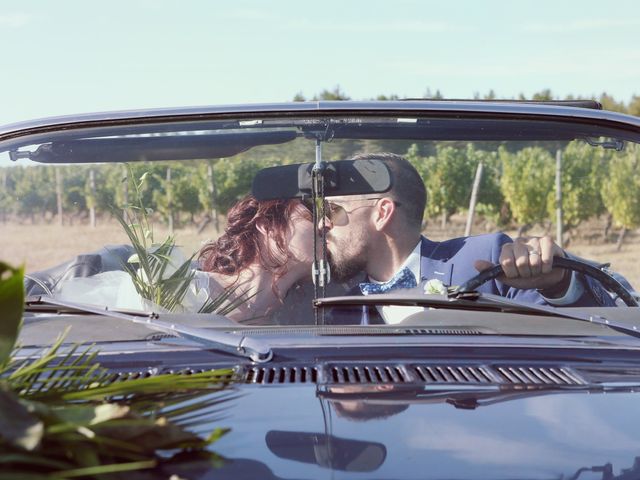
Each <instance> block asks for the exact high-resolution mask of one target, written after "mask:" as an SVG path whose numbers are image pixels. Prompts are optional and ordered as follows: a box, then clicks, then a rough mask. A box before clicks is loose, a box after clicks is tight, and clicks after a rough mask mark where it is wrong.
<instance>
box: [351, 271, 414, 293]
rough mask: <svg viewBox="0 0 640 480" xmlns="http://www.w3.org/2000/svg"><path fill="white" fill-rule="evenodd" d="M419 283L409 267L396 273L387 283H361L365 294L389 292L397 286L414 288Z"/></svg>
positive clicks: (361, 289)
mask: <svg viewBox="0 0 640 480" xmlns="http://www.w3.org/2000/svg"><path fill="white" fill-rule="evenodd" d="M416 285H418V284H417V282H416V277H415V276H414V275H413V273H411V270H409V269H408V268H407V267H405V268H403V269H402V270H400V271H399V272H398V273H396V274H395V275H394V276H393V277H392V278H391V280H389V281H388V282H386V283H367V282H365V283H361V284H360V285H359V287H360V291H361V292H362V294H363V295H372V294H375V293H387V292H389V291H391V290H395V289H396V288H413V287H415V286H416Z"/></svg>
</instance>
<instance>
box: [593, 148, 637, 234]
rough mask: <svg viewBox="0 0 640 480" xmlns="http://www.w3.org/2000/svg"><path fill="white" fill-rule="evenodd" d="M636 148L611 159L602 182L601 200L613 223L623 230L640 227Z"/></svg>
mask: <svg viewBox="0 0 640 480" xmlns="http://www.w3.org/2000/svg"><path fill="white" fill-rule="evenodd" d="M638 155H639V153H638V148H637V146H633V147H629V149H628V151H627V152H626V153H625V154H624V155H620V156H616V157H615V158H613V159H612V160H611V162H610V165H609V174H608V175H607V176H606V178H605V179H604V181H603V185H602V199H603V201H604V204H605V206H606V207H607V210H609V212H611V214H612V215H613V219H614V221H615V222H616V223H617V224H618V225H620V226H622V227H625V228H637V227H639V226H640V162H639V160H638Z"/></svg>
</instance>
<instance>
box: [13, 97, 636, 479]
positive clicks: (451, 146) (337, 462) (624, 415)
mask: <svg viewBox="0 0 640 480" xmlns="http://www.w3.org/2000/svg"><path fill="white" fill-rule="evenodd" d="M639 143H640V119H638V118H635V117H631V116H627V115H623V114H618V113H613V112H607V111H603V110H602V109H601V107H600V105H598V104H597V103H595V102H587V101H585V102H578V101H576V102H515V101H426V100H407V101H390V102H386V101H385V102H324V101H322V102H300V103H289V104H272V105H248V106H227V107H210V108H184V109H167V110H152V111H129V112H116V113H100V114H86V115H78V116H70V117H58V118H50V119H44V120H38V121H33V122H27V123H22V124H15V125H9V126H5V127H3V128H1V129H0V162H2V163H0V165H2V169H1V170H2V177H1V178H2V179H3V181H4V186H5V198H7V199H8V200H7V201H4V203H3V205H4V207H3V208H5V209H4V210H3V215H4V218H8V221H9V223H11V222H16V223H22V224H25V225H30V224H31V223H32V222H33V223H35V225H36V226H37V225H41V226H42V228H44V227H45V226H46V227H47V228H49V230H46V231H47V232H51V231H53V230H51V225H48V224H47V222H49V223H53V224H55V223H57V222H58V220H59V219H61V218H65V219H66V220H65V226H64V227H61V228H62V231H64V232H68V233H66V234H65V237H64V238H63V240H58V243H56V245H55V247H56V248H55V250H61V251H62V253H61V255H60V256H56V255H57V252H52V250H53V249H52V248H51V243H52V242H54V240H53V239H52V238H49V237H48V236H47V235H44V236H43V238H41V239H40V242H41V245H42V247H34V246H33V244H32V243H31V239H29V240H30V241H29V242H27V241H25V243H24V250H23V251H20V252H17V253H16V252H13V253H12V258H4V259H3V260H5V261H11V262H13V261H20V260H22V259H24V260H26V265H27V275H26V279H25V288H26V293H27V297H26V305H25V315H24V325H23V328H22V332H21V335H20V339H19V344H20V351H19V355H20V356H24V357H28V356H32V355H34V354H35V353H36V352H39V351H41V349H42V348H43V347H46V346H47V345H50V344H51V343H52V342H53V340H54V339H55V338H57V337H58V336H59V335H60V334H61V333H62V332H64V331H67V330H68V332H67V335H66V337H65V340H64V342H65V343H64V345H63V351H64V349H65V348H67V349H70V348H71V347H72V345H73V344H75V343H77V342H84V343H92V344H95V345H96V346H97V348H98V349H99V352H100V353H99V355H98V356H97V360H98V361H99V362H100V364H101V365H102V366H103V367H105V368H107V369H108V370H110V371H112V372H113V374H114V377H113V378H114V380H113V381H114V382H115V381H118V382H126V381H128V379H132V378H139V377H145V376H146V377H153V376H158V375H162V374H164V373H167V372H183V373H184V374H185V375H187V374H191V373H195V372H203V371H209V370H215V369H230V370H231V372H232V374H231V377H230V380H229V382H230V384H231V385H232V388H233V390H234V392H235V393H236V394H235V395H234V397H233V398H232V399H231V400H230V401H228V402H226V404H225V407H224V417H223V418H222V419H221V420H217V421H216V422H215V423H212V422H207V421H203V422H202V423H200V424H198V425H195V426H193V428H194V430H195V431H196V432H198V433H201V434H203V435H206V434H207V432H210V431H212V430H214V429H215V428H216V427H225V428H229V429H230V431H229V433H228V434H226V435H225V436H224V437H222V438H221V439H220V440H219V441H217V442H216V443H215V444H214V445H213V446H212V447H211V448H213V449H214V450H215V451H216V453H218V454H219V455H221V456H222V458H223V459H224V461H223V462H221V463H218V464H216V465H212V464H203V465H201V466H200V467H199V469H195V470H192V471H191V473H190V475H191V477H189V478H230V479H244V478H246V479H287V480H293V479H325V478H326V479H329V478H332V479H333V478H356V479H396V478H397V479H400V478H402V479H425V478H429V479H431V478H433V479H452V478H455V479H467V478H468V479H476V478H478V479H479V478H483V479H485V478H486V479H489V478H491V479H520V478H522V479H525V478H526V479H559V478H562V479H578V478H579V479H581V480H582V479H603V480H604V479H607V480H608V479H635V478H640V409H638V407H637V405H638V404H640V396H639V394H638V393H637V392H638V389H640V309H639V308H638V294H637V292H636V291H635V290H634V284H637V282H638V281H639V280H640V277H638V273H637V272H638V270H637V261H636V260H637V258H636V257H637V253H640V249H638V246H637V245H634V241H635V242H637V238H636V237H635V232H634V229H635V228H637V226H638V224H640V211H639V208H640V207H639V205H640V170H639V164H638V158H639V155H640V145H639ZM381 152H383V153H384V154H394V155H395V156H401V157H403V158H405V159H406V160H408V161H409V162H410V163H411V165H413V167H414V168H415V169H416V171H417V172H418V173H419V174H420V175H421V177H422V180H423V182H424V185H425V189H426V192H427V205H426V208H425V216H424V220H423V224H422V232H423V235H424V237H425V239H428V241H429V242H440V241H445V240H449V239H451V238H454V237H455V238H458V239H459V240H458V241H459V242H462V243H464V242H473V241H474V240H471V241H470V240H468V238H472V239H476V238H488V237H487V235H489V236H490V235H494V236H497V235H500V233H498V232H501V231H507V233H510V234H511V237H514V236H517V235H518V233H517V232H516V230H517V229H520V230H521V232H520V233H522V231H526V230H527V229H528V231H529V232H530V233H531V235H544V234H547V233H552V234H553V235H554V236H555V239H556V243H558V244H559V245H563V244H564V245H565V246H566V248H565V250H566V251H567V255H566V257H564V258H559V257H556V260H557V261H556V263H555V265H556V267H558V268H562V269H567V271H569V272H572V273H568V274H567V275H569V276H570V277H571V282H573V283H572V285H573V286H574V287H575V288H578V289H580V291H581V292H582V297H580V298H588V299H589V301H575V302H569V303H568V304H567V303H565V304H562V302H554V301H553V299H552V301H549V302H546V301H542V300H539V299H540V298H543V300H544V297H540V296H539V295H538V296H536V297H535V298H536V299H538V300H536V301H528V299H529V298H533V297H528V296H527V295H519V294H518V293H517V292H516V293H513V292H511V293H507V290H506V289H503V288H502V287H501V285H502V283H501V282H502V280H503V278H504V277H503V276H502V273H503V272H502V269H501V267H500V266H499V265H498V266H496V267H494V268H493V269H488V270H485V271H484V272H482V273H479V272H477V271H475V269H473V268H472V267H471V266H462V267H459V265H458V264H456V265H455V268H463V271H465V272H466V271H467V270H468V271H469V272H470V273H469V275H468V277H469V278H461V279H459V280H456V277H455V275H454V274H452V273H451V269H452V268H453V267H451V264H452V263H455V259H454V260H453V262H452V261H451V258H450V257H452V256H454V255H455V253H450V254H448V255H444V256H440V257H438V259H437V260H438V261H439V262H442V264H443V265H449V266H448V267H446V266H445V268H448V269H449V270H447V271H446V272H444V273H442V272H440V271H438V269H437V268H436V269H435V274H437V275H438V279H439V280H438V282H437V285H436V286H435V287H433V284H431V287H430V288H426V287H425V289H422V290H416V289H413V290H402V289H399V290H394V291H389V292H386V293H374V294H370V295H362V294H360V293H359V292H358V290H357V289H358V287H359V285H360V284H361V283H362V282H363V281H364V280H365V272H359V273H358V272H354V274H353V275H350V276H349V278H344V279H343V278H340V277H339V276H338V278H332V275H331V270H332V269H331V268H329V265H331V264H332V261H331V260H332V259H331V247H332V245H331V242H329V243H328V244H327V233H326V232H327V231H329V232H330V229H331V226H329V227H327V223H330V224H332V225H333V224H338V223H339V222H341V221H342V222H346V221H348V218H349V217H348V216H347V215H352V214H353V213H352V212H353V211H355V208H356V207H349V208H347V207H340V206H339V205H338V206H336V204H334V203H332V201H331V200H332V198H335V197H341V198H343V200H344V199H345V198H346V199H347V200H348V198H349V197H353V198H366V199H371V200H375V201H377V199H379V198H383V197H384V196H385V194H387V192H389V191H390V189H392V188H393V185H394V182H395V181H396V179H395V177H394V173H393V169H392V168H391V169H390V168H389V167H388V166H387V165H386V164H385V163H384V162H381V161H379V160H376V159H375V156H372V155H366V156H362V155H361V154H363V153H365V154H372V153H381ZM393 158H396V157H393ZM56 185H57V186H58V188H56ZM46 192H49V193H48V194H47V195H45V194H44V193H46ZM38 194H41V195H38ZM247 194H251V195H252V196H253V198H255V199H257V201H259V202H270V201H274V200H291V199H293V201H296V202H297V201H299V202H300V205H303V206H304V208H305V211H307V212H308V218H309V220H311V221H312V222H313V223H314V231H315V230H319V234H318V235H310V236H309V237H308V241H307V242H306V244H304V245H303V247H304V248H303V249H304V250H305V251H306V252H307V254H308V256H309V258H310V259H312V260H313V261H312V262H311V261H310V264H311V265H312V266H311V267H310V268H309V273H308V275H307V276H306V277H305V278H299V279H297V280H296V283H295V285H293V286H292V287H291V288H290V289H288V290H287V292H286V295H285V294H284V293H283V295H282V299H281V300H282V301H281V305H280V306H279V307H278V308H275V309H270V310H269V311H268V312H260V311H252V312H250V313H251V315H246V316H245V318H244V319H241V320H238V318H240V317H234V313H233V311H234V308H237V309H239V310H238V311H242V302H243V301H245V302H249V301H250V300H251V299H250V298H248V297H244V298H242V297H238V298H236V299H235V300H236V301H235V303H234V302H233V301H231V300H232V299H233V297H234V294H236V293H238V292H234V291H233V289H232V290H231V291H227V293H228V296H227V297H226V303H225V300H224V299H223V300H222V301H220V302H218V303H217V304H216V305H217V306H218V307H219V308H217V309H216V308H214V307H211V308H209V309H203V308H197V307H193V305H195V304H194V303H193V302H191V303H189V304H188V305H187V303H188V302H185V301H182V302H181V301H178V302H174V303H173V304H169V305H168V304H167V303H166V302H165V303H162V302H161V301H159V300H158V297H152V296H147V297H146V298H145V292H148V291H147V290H144V283H145V282H146V281H150V279H149V276H148V275H141V273H140V272H141V271H142V270H143V267H144V265H143V264H144V258H146V257H145V250H144V248H145V245H146V244H145V243H144V241H143V239H142V238H140V237H135V235H136V231H135V227H136V226H139V225H140V224H141V223H143V222H148V223H147V224H148V225H152V224H153V225H156V227H155V230H154V229H153V228H151V227H150V228H149V229H148V230H145V231H144V232H146V233H144V232H143V234H142V237H144V235H147V234H150V232H151V231H153V232H154V234H155V240H154V242H155V243H153V244H152V245H150V247H149V248H148V249H146V252H147V253H149V252H150V254H154V253H156V254H157V252H158V251H159V250H158V249H162V248H166V255H165V254H161V255H160V254H157V255H156V256H155V257H153V258H155V259H156V260H158V259H160V260H161V259H163V258H166V259H168V258H169V257H171V252H172V251H173V249H174V247H175V244H177V245H179V246H180V247H181V250H182V251H183V252H184V259H183V261H181V262H180V265H178V267H177V270H176V269H175V268H174V269H173V270H172V273H171V278H173V279H174V280H175V279H176V278H177V274H175V273H176V271H177V272H178V273H181V274H183V276H185V278H186V279H187V280H186V283H184V286H185V287H184V289H183V290H184V291H182V292H181V294H183V295H182V296H180V299H179V300H183V299H184V298H186V297H185V295H187V296H188V295H191V296H192V297H193V298H195V299H197V298H200V297H199V296H198V295H201V292H198V291H190V290H189V288H191V285H192V284H193V281H194V279H195V278H197V277H198V275H199V273H198V272H200V271H201V270H202V269H203V265H202V263H201V262H199V261H198V256H197V255H195V256H191V254H192V253H194V252H195V251H196V250H197V249H198V248H199V246H200V242H201V241H204V240H205V239H207V238H209V237H211V238H212V239H213V240H215V238H216V236H218V235H220V233H221V232H222V231H224V225H225V213H226V212H227V211H229V210H231V209H233V208H234V204H235V203H236V202H237V201H238V200H240V199H242V198H243V197H244V196H245V195H247ZM363 195H364V197H363ZM138 201H139V203H136V202H138ZM346 204H348V201H347V202H346V203H344V204H343V205H346ZM131 206H132V207H131ZM403 207H406V205H401V206H400V207H398V208H403ZM307 209H308V210H307ZM340 209H341V210H340ZM123 211H124V213H123ZM135 215H140V217H139V221H138V223H136V222H135V221H133V220H132V216H135ZM218 218H219V221H220V224H219V225H218V226H217V228H216V226H215V224H216V222H217V221H218ZM117 219H120V221H118V220H117ZM72 221H73V222H72ZM230 223H231V220H229V224H230ZM3 225H6V224H3ZM96 225H97V226H96ZM584 225H591V226H594V225H595V227H593V230H590V231H589V232H588V233H583V234H581V235H582V236H580V235H578V234H577V233H576V232H581V231H583V232H585V231H586V230H580V229H581V228H582V227H583V226H584ZM600 225H602V226H601V227H600ZM127 226H128V227H129V230H128V234H129V236H127V235H125V234H124V233H123V231H126V230H127ZM316 226H317V227H318V228H317V229H316V228H315V227H316ZM617 227H620V228H623V229H624V230H623V232H626V235H625V236H624V239H623V238H620V241H621V242H622V246H623V249H625V250H626V251H632V252H634V253H633V254H632V256H631V257H624V258H626V259H625V260H622V261H620V260H615V259H609V258H601V254H599V258H587V257H589V254H588V252H587V253H586V254H585V253H584V252H579V256H578V255H575V254H572V246H573V245H578V246H579V245H580V241H581V239H582V241H583V243H584V244H586V240H585V239H586V238H588V239H589V241H590V242H591V237H588V235H591V234H593V232H594V231H595V233H596V236H597V239H596V241H599V242H601V243H602V244H603V245H607V248H605V249H600V250H598V251H599V252H605V253H606V252H610V253H611V255H612V256H613V255H617V254H618V252H616V248H615V245H614V243H613V242H614V241H615V239H613V240H612V233H611V232H612V231H613V230H612V229H613V228H617ZM2 228H7V227H5V226H0V229H2ZM170 230H172V231H173V236H170V237H169V239H168V240H164V237H163V236H162V235H161V233H163V232H165V231H170ZM33 231H34V232H36V231H37V230H35V227H34V230H33ZM141 231H142V230H141ZM601 231H602V232H604V233H602V234H601V233H600V232H601ZM95 232H100V233H99V235H98V236H97V237H98V238H97V240H96V233H95ZM188 232H191V233H188ZM194 232H195V233H194ZM85 234H86V236H85ZM34 235H35V236H38V235H37V234H34ZM130 235H133V239H134V240H137V241H138V242H139V244H138V245H136V243H135V242H132V241H131V240H132V237H131V236H130ZM189 235H190V236H189ZM470 235H471V237H470ZM478 235H479V237H478ZM598 235H599V236H598ZM329 236H330V235H329ZM3 238H4V234H3ZM499 238H507V237H502V236H501V237H499ZM357 240H358V238H357V236H354V237H353V238H352V242H356V241H357ZM4 241H5V240H4V239H3V242H4ZM425 241H426V240H425ZM505 241H506V240H505ZM96 242H97V243H96ZM569 242H571V243H569ZM606 242H609V243H606ZM434 244H435V243H434ZM567 244H568V245H567ZM163 246H164V247H163ZM141 248H142V250H141ZM42 251H46V252H51V253H48V254H47V255H48V258H47V259H46V260H45V261H42V259H41V258H40V257H38V254H39V253H40V252H42ZM594 251H595V250H594ZM479 254H480V253H479ZM583 257H584V258H583ZM616 258H619V257H616ZM628 258H631V259H632V260H631V261H629V260H628ZM16 259H17V260H16ZM38 262H39V263H38ZM611 262H613V265H609V264H610V263H611ZM33 264H36V266H35V267H32V266H30V265H33ZM183 265H186V267H185V268H184V269H181V267H182V266H183ZM138 267H139V269H137V268H138ZM443 271H444V270H443ZM458 271H459V270H458ZM614 272H615V273H614ZM105 274H118V275H120V277H119V278H121V279H122V278H124V279H125V280H119V282H120V281H121V282H126V281H128V282H129V283H128V284H127V285H128V288H129V291H128V293H126V292H125V294H123V293H122V288H121V287H122V285H123V283H114V284H112V285H110V287H111V288H110V290H111V291H109V288H105V284H104V283H99V284H92V283H91V278H94V277H96V276H97V275H101V276H103V277H104V276H105ZM174 274H175V275H174ZM103 277H101V278H103ZM104 278H106V277H104ZM126 279H129V280H126ZM178 280H180V279H179V278H178ZM426 280H432V279H426ZM107 286H109V285H107ZM131 286H133V287H134V289H133V290H131ZM265 288H267V289H268V288H269V285H267V286H266V287H265ZM417 288H418V289H420V288H421V287H420V286H418V287H417ZM114 290H117V292H115V293H114ZM187 290H189V291H187ZM131 292H133V293H131ZM185 292H186V293H185ZM534 293H535V292H534ZM123 295H124V296H125V297H126V298H125V299H124V300H123V298H122V296H123ZM206 300H207V299H205V303H206ZM136 302H137V303H136ZM176 303H177V304H181V305H178V307H179V308H174V307H176ZM230 303H231V304H230ZM221 306H224V307H226V309H225V308H222V307H221ZM389 309H395V311H398V312H404V313H402V314H400V316H397V315H396V316H393V321H391V320H389V318H391V317H389V316H388V315H387V313H388V312H389V311H390V310H389ZM366 312H369V314H365V313H366ZM354 313H355V314H354ZM372 313H373V314H375V315H372ZM378 314H380V315H378ZM372 316H376V317H377V319H376V320H375V321H374V320H373V318H372ZM168 393H170V392H168ZM205 418H206V417H205ZM158 475H159V476H160V474H158Z"/></svg>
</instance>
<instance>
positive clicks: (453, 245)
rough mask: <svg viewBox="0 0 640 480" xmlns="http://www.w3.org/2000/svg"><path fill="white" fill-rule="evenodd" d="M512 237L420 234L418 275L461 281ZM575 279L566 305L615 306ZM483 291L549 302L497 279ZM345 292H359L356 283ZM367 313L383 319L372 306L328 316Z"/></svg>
mask: <svg viewBox="0 0 640 480" xmlns="http://www.w3.org/2000/svg"><path fill="white" fill-rule="evenodd" d="M511 242H512V240H511V238H510V237H509V236H507V235H505V234H504V233H490V234H487V235H478V236H474V237H460V238H453V239H451V240H446V241H444V242H432V241H431V240H429V239H427V238H425V237H422V242H421V243H422V244H421V247H420V256H421V260H420V275H421V277H422V278H421V280H431V279H434V278H435V279H438V280H441V281H442V283H444V284H445V285H462V284H463V283H464V282H466V281H467V280H469V279H470V278H473V277H474V276H476V275H477V274H478V271H477V270H476V269H475V267H474V266H473V265H474V262H475V261H476V260H488V261H490V262H492V263H494V264H497V263H499V258H500V251H501V249H502V246H503V245H504V244H505V243H511ZM576 277H577V280H578V281H579V282H581V283H582V285H583V286H584V288H583V293H582V295H581V296H580V298H578V300H577V301H576V302H575V303H573V304H571V305H567V306H572V307H578V306H582V307H588V306H615V302H614V301H613V299H612V298H611V297H610V296H609V294H608V293H607V292H606V290H605V289H604V288H603V287H602V285H600V283H599V282H597V281H596V280H593V279H592V278H589V277H585V276H584V275H582V274H576ZM478 291H479V292H482V293H493V294H496V295H501V296H503V297H506V298H510V299H514V300H517V301H521V302H527V303H538V304H543V305H548V302H547V301H546V300H545V299H544V297H542V296H541V295H540V293H538V291H537V290H535V289H530V290H521V289H517V288H513V287H508V286H507V285H505V284H503V283H502V282H500V281H498V280H491V281H489V282H486V283H485V284H483V285H481V286H480V287H478ZM348 295H362V292H361V291H360V288H359V287H358V286H357V285H356V286H355V287H354V288H353V289H351V290H350V291H349V292H348ZM365 316H366V317H368V322H369V323H384V322H383V321H382V319H381V317H380V315H379V314H378V311H377V309H376V308H375V307H362V308H360V307H358V308H353V307H349V308H340V309H336V310H335V311H333V312H332V314H331V316H330V318H331V323H333V324H336V323H338V324H350V325H353V324H359V323H361V322H362V318H363V317H365Z"/></svg>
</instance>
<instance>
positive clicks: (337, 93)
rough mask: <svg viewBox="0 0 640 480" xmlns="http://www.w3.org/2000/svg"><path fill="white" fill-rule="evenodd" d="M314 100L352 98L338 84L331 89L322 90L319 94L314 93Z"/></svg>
mask: <svg viewBox="0 0 640 480" xmlns="http://www.w3.org/2000/svg"><path fill="white" fill-rule="evenodd" d="M313 99H314V100H351V99H350V98H349V96H347V94H346V93H344V92H343V91H342V90H341V89H340V85H336V86H335V87H333V89H331V90H326V89H325V90H322V92H320V94H319V95H314V97H313Z"/></svg>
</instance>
